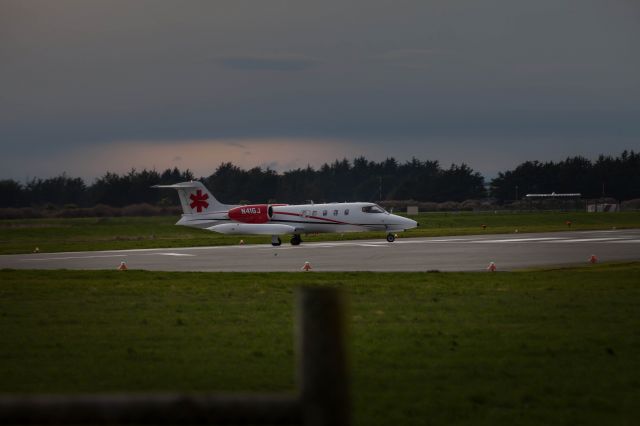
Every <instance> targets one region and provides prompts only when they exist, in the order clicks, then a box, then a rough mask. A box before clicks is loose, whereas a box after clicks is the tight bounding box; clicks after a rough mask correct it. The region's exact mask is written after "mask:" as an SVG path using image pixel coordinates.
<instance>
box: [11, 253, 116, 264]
mask: <svg viewBox="0 0 640 426" xmlns="http://www.w3.org/2000/svg"><path fill="white" fill-rule="evenodd" d="M102 257H127V255H126V254H109V255H102V256H67V257H40V258H38V259H18V260H20V261H21V262H39V261H41V260H71V259H97V258H102Z"/></svg>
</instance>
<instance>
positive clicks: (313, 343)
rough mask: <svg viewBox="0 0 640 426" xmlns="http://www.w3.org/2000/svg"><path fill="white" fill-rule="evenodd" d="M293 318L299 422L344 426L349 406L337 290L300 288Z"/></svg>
mask: <svg viewBox="0 0 640 426" xmlns="http://www.w3.org/2000/svg"><path fill="white" fill-rule="evenodd" d="M296 314H297V318H296V340H297V344H298V351H297V354H298V386H299V392H300V404H301V410H302V422H303V424H305V425H311V426H329V425H332V426H347V425H349V423H350V416H349V411H350V410H349V405H350V404H349V382H348V377H347V357H346V346H345V335H344V334H345V312H344V299H343V297H342V294H341V293H340V291H339V290H338V289H336V288H329V287H309V288H302V289H300V290H298V297H297V309H296Z"/></svg>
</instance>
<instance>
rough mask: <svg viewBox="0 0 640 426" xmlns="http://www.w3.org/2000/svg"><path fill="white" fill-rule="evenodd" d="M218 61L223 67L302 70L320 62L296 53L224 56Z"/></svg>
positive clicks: (251, 69)
mask: <svg viewBox="0 0 640 426" xmlns="http://www.w3.org/2000/svg"><path fill="white" fill-rule="evenodd" d="M219 62H220V65H221V66H222V67H224V68H227V69H230V70H245V71H303V70H306V69H309V68H312V67H315V66H317V65H318V64H319V63H320V61H319V60H317V59H315V58H311V57H307V56H297V55H246V56H224V57H220V58H219Z"/></svg>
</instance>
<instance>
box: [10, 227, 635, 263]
mask: <svg viewBox="0 0 640 426" xmlns="http://www.w3.org/2000/svg"><path fill="white" fill-rule="evenodd" d="M592 254H595V255H596V256H597V257H598V259H599V260H600V261H630V260H640V229H633V230H611V231H588V232H554V233H540V234H503V235H474V236H464V237H437V238H398V239H397V240H396V241H395V242H394V243H387V242H386V241H385V240H384V239H383V238H380V239H379V240H359V241H336V242H321V243H303V244H302V245H300V246H297V247H293V246H291V245H289V244H288V243H283V245H282V246H280V247H272V246H270V245H268V244H267V245H242V246H241V245H237V246H222V247H189V248H163V249H145V250H118V251H91V252H73V253H39V254H28V255H7V256H0V268H16V269H115V268H116V267H117V266H118V265H119V264H120V262H121V261H124V262H126V264H127V266H128V267H129V268H130V269H147V270H155V271H298V270H300V268H301V267H302V265H303V264H304V262H305V261H309V262H310V263H311V266H312V267H313V269H314V270H316V271H426V270H440V271H480V270H484V269H485V268H486V267H487V265H488V263H489V262H495V263H496V265H497V267H498V270H513V269H521V268H529V267H539V266H551V265H570V264H586V263H587V260H588V259H589V257H590V256H591V255H592Z"/></svg>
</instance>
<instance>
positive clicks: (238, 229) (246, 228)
mask: <svg viewBox="0 0 640 426" xmlns="http://www.w3.org/2000/svg"><path fill="white" fill-rule="evenodd" d="M207 229H208V230H209V231H214V232H219V233H221V234H256V235H282V234H295V232H296V228H294V227H293V226H289V225H279V224H276V223H224V224H221V225H215V226H212V227H210V228H207Z"/></svg>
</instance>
